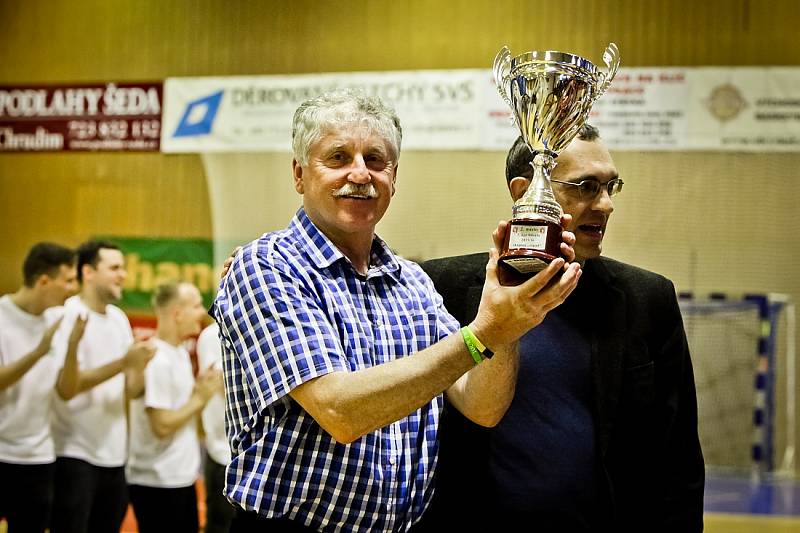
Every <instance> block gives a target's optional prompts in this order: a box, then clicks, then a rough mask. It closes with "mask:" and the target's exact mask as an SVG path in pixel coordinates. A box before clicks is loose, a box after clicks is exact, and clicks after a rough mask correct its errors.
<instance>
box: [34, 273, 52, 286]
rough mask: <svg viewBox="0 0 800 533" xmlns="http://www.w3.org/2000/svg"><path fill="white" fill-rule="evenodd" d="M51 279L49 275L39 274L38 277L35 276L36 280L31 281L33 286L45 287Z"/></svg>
mask: <svg viewBox="0 0 800 533" xmlns="http://www.w3.org/2000/svg"><path fill="white" fill-rule="evenodd" d="M51 281H53V278H51V277H50V276H49V275H47V274H41V275H39V277H38V278H36V281H34V282H33V286H34V287H45V286H47V284H49V283H50V282H51Z"/></svg>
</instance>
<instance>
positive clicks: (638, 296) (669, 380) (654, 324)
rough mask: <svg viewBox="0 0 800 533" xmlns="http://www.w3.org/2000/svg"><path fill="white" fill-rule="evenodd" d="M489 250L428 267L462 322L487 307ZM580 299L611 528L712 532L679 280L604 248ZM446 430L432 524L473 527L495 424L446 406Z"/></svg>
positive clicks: (587, 271) (588, 271) (587, 270)
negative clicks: (706, 519) (586, 320)
mask: <svg viewBox="0 0 800 533" xmlns="http://www.w3.org/2000/svg"><path fill="white" fill-rule="evenodd" d="M487 260H488V254H485V253H483V254H473V255H467V256H461V257H451V258H444V259H438V260H433V261H428V262H426V263H425V264H424V265H423V268H424V269H425V271H426V272H427V273H428V275H429V276H430V277H431V278H432V279H433V282H434V284H435V286H436V289H437V290H438V291H439V293H440V294H441V295H442V297H443V298H444V303H445V306H446V307H447V309H448V310H449V311H450V312H451V313H452V314H453V315H454V316H455V317H456V319H458V321H459V322H460V323H461V324H462V325H464V324H467V323H469V322H470V321H471V320H472V319H473V318H474V317H475V315H476V313H477V309H478V303H479V301H480V295H481V290H482V287H483V282H484V276H485V267H486V262H487ZM578 294H580V296H576V295H578ZM573 297H575V298H580V303H581V306H585V307H586V308H588V311H589V312H588V313H587V314H588V315H589V316H591V317H592V318H591V320H590V322H591V324H588V325H585V326H588V328H589V330H590V332H591V333H590V338H591V348H592V356H591V357H592V360H591V372H592V383H593V386H594V405H593V406H592V407H593V416H594V421H595V433H596V443H595V446H596V449H597V451H598V457H597V465H598V473H597V476H598V477H599V478H600V479H601V485H602V486H601V487H599V488H600V493H601V495H602V497H603V498H605V500H604V501H605V504H604V505H602V507H603V513H604V516H605V520H606V521H608V522H610V524H609V525H610V526H611V527H610V528H609V530H611V531H637V532H641V531H647V532H654V531H663V532H670V533H691V532H695V531H702V529H703V486H704V478H705V475H704V464H703V456H702V452H701V450H700V442H699V439H698V433H697V401H696V394H695V386H694V375H693V372H692V363H691V360H690V358H689V349H688V346H687V343H686V335H685V333H684V329H683V321H682V319H681V315H680V309H679V307H678V302H677V298H676V295H675V289H674V287H673V285H672V282H670V281H669V280H668V279H666V278H664V277H663V276H660V275H658V274H654V273H652V272H648V271H646V270H642V269H640V268H636V267H633V266H630V265H626V264H624V263H621V262H619V261H615V260H613V259H607V258H599V259H594V260H589V261H587V262H586V264H585V265H584V273H583V276H582V277H581V280H580V282H579V288H578V289H577V290H576V291H575V293H573V294H572V295H571V296H570V298H573ZM582 309H583V307H582ZM522 356H523V357H524V354H522ZM440 435H441V449H440V460H439V467H438V469H437V488H436V492H435V495H434V499H433V503H432V505H431V508H430V509H429V514H428V515H426V517H425V519H424V520H423V524H425V525H426V526H427V527H426V528H424V529H430V530H433V531H436V530H442V531H445V530H449V531H461V530H463V531H474V530H476V529H475V524H476V523H477V522H476V520H477V514H480V513H477V514H476V511H478V510H483V511H487V513H483V514H484V515H485V516H488V517H489V518H488V520H489V522H490V523H491V522H492V520H493V519H492V517H491V513H492V510H491V509H488V510H487V509H482V505H481V502H483V503H485V502H486V498H485V497H486V496H487V495H486V494H485V490H486V487H487V486H488V485H487V484H486V482H487V479H488V478H487V477H486V476H487V474H488V464H487V463H488V461H487V460H486V458H487V456H488V453H489V444H490V441H491V429H486V428H481V427H479V426H476V425H475V424H472V423H471V422H469V421H467V420H466V419H465V418H464V417H462V416H461V415H460V414H459V413H458V412H457V411H456V410H455V409H453V408H452V407H449V406H448V407H447V408H446V410H445V414H444V416H443V420H442V425H441V430H440ZM461 519H463V520H464V522H463V523H461V524H460V525H461V529H459V527H458V521H459V520H461ZM534 523H535V521H534ZM522 531H531V529H522ZM532 531H536V529H535V528H534V529H533V530H532Z"/></svg>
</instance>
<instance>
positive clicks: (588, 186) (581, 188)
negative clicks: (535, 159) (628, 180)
mask: <svg viewBox="0 0 800 533" xmlns="http://www.w3.org/2000/svg"><path fill="white" fill-rule="evenodd" d="M550 181H552V182H553V183H560V184H561V185H571V186H573V187H575V188H576V189H577V191H578V194H579V195H580V197H581V198H594V197H596V196H597V194H598V193H599V192H600V189H602V188H605V189H606V191H607V192H608V195H609V196H614V195H615V194H617V193H619V192H620V191H621V190H622V186H623V185H624V184H625V182H624V181H622V180H621V179H620V178H614V179H613V180H608V181H607V182H605V183H600V182H599V181H597V180H583V181H579V182H577V183H573V182H571V181H559V180H554V179H551V180H550Z"/></svg>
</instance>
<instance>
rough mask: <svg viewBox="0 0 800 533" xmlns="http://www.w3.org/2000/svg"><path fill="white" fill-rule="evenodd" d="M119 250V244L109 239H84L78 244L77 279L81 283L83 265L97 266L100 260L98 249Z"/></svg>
mask: <svg viewBox="0 0 800 533" xmlns="http://www.w3.org/2000/svg"><path fill="white" fill-rule="evenodd" d="M104 248H105V249H109V250H119V246H117V245H116V244H114V243H113V242H109V241H86V242H85V243H83V244H81V245H80V246H78V281H79V282H81V283H83V265H90V266H91V267H92V268H96V267H97V263H99V262H100V250H101V249H104Z"/></svg>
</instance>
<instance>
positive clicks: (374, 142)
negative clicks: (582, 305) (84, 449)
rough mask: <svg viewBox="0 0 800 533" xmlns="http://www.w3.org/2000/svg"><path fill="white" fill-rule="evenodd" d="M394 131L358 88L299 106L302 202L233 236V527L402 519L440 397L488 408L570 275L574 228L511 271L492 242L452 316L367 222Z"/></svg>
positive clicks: (418, 485)
mask: <svg viewBox="0 0 800 533" xmlns="http://www.w3.org/2000/svg"><path fill="white" fill-rule="evenodd" d="M401 138H402V130H401V128H400V121H399V119H398V118H397V116H396V115H395V113H394V111H393V110H392V109H390V108H389V107H387V106H386V105H385V104H384V103H383V102H382V101H381V100H380V99H378V98H375V97H369V96H366V95H364V94H363V93H361V92H359V91H354V90H344V91H337V92H332V93H327V94H323V95H321V96H319V97H317V98H313V99H311V100H309V101H307V102H304V103H303V104H302V105H300V107H299V108H298V109H297V111H296V113H295V116H294V123H293V149H294V160H293V161H292V174H293V177H294V185H295V189H296V190H297V192H298V193H299V194H301V195H302V197H303V205H302V207H301V208H300V209H299V210H298V211H297V214H296V215H295V217H294V218H293V220H292V221H291V222H290V224H289V226H288V227H287V228H286V229H284V230H282V231H277V232H273V233H267V234H265V235H263V236H262V237H261V238H259V239H258V240H256V241H253V242H252V243H250V244H248V245H246V246H245V247H244V249H243V250H242V252H241V253H239V254H237V256H236V258H235V260H234V261H233V264H232V266H231V268H230V271H229V272H228V273H227V275H226V276H225V277H224V279H223V281H222V284H221V288H220V291H219V293H218V295H217V298H216V301H215V303H214V305H213V306H212V314H213V315H214V316H215V318H216V320H217V322H218V323H219V326H220V338H221V341H222V347H223V368H224V376H225V384H226V386H225V389H226V394H227V398H226V401H227V419H228V437H229V440H230V444H231V454H232V459H231V463H230V464H229V465H228V468H227V480H226V489H225V491H226V495H227V497H228V498H229V499H230V500H231V501H232V502H234V503H235V504H236V505H237V506H238V508H239V509H238V510H237V516H236V518H235V520H234V524H233V527H232V531H252V530H255V528H257V527H260V528H262V529H264V528H265V527H270V528H272V529H270V531H408V530H410V529H411V527H412V525H413V524H414V523H416V522H417V521H418V520H419V518H420V517H421V515H422V513H423V511H424V510H425V508H426V506H427V504H428V502H429V500H430V497H431V493H432V483H431V480H432V473H433V470H434V468H435V465H436V461H437V450H438V442H437V439H438V435H437V431H438V424H439V416H440V413H441V409H442V403H443V395H444V394H446V395H447V397H448V399H449V400H450V402H451V403H452V404H453V405H454V406H456V408H457V409H459V411H461V412H462V413H463V414H464V415H465V416H467V417H468V418H469V419H470V420H473V421H475V422H476V423H479V424H481V425H485V426H492V425H494V424H497V422H498V421H499V420H500V418H501V417H502V416H503V414H504V413H505V411H506V409H507V407H508V405H509V402H510V401H511V398H512V397H513V394H514V385H515V380H516V373H517V365H518V356H517V340H518V339H519V338H520V337H521V336H522V335H523V334H524V333H525V332H527V331H528V330H530V329H531V328H533V327H534V326H536V325H537V324H539V323H540V322H541V321H542V319H543V318H544V316H545V315H546V314H547V312H548V311H550V310H551V309H553V308H554V307H555V306H557V305H559V304H560V303H561V302H563V301H564V299H565V298H566V297H567V296H568V295H569V294H570V292H572V290H573V289H574V288H575V286H576V284H577V280H578V278H579V277H580V272H581V271H580V268H579V265H577V264H575V263H571V264H570V263H569V261H571V260H572V258H574V251H573V250H572V248H571V244H572V243H574V236H573V235H572V234H571V233H566V232H565V234H564V236H563V238H564V240H565V242H564V243H563V244H562V249H563V253H564V255H565V257H567V258H568V261H565V260H564V259H561V258H559V259H557V260H555V261H554V262H553V263H552V264H551V265H550V266H549V267H548V268H546V269H545V270H543V271H542V272H541V273H539V274H538V275H537V276H535V277H533V278H531V279H529V280H528V281H526V282H524V283H522V284H519V285H515V286H510V285H504V284H503V283H501V281H502V277H503V276H502V274H501V273H500V272H498V269H497V252H496V251H493V252H492V253H491V255H490V259H489V261H488V264H487V266H486V283H485V285H484V287H483V297H482V299H481V304H480V309H479V311H478V314H477V316H476V317H475V319H474V320H473V321H472V322H471V323H469V324H468V325H466V326H465V327H463V328H461V329H459V324H458V323H457V321H456V320H455V319H454V318H453V317H452V316H451V315H450V314H449V313H448V312H447V311H446V310H445V308H444V307H443V305H442V299H441V297H440V296H439V295H438V294H437V293H436V291H435V289H434V288H433V284H432V283H431V281H430V279H429V278H428V276H427V275H425V274H424V273H423V271H422V270H421V269H420V268H419V267H418V266H417V265H416V264H414V263H413V262H411V261H407V260H405V259H403V258H401V257H398V256H397V255H395V254H394V253H393V252H392V251H391V249H390V248H389V247H388V246H387V245H386V243H385V242H384V241H383V240H381V239H380V238H379V237H377V236H376V235H375V226H376V225H377V223H378V222H379V221H380V220H381V218H382V217H383V215H384V213H385V212H386V210H387V208H388V207H389V203H390V201H391V199H392V196H393V195H394V193H395V185H396V179H397V166H398V165H397V162H398V158H399V155H400V144H401ZM505 231H506V224H500V225H499V226H498V228H497V229H496V230H495V232H494V234H493V238H494V242H495V246H496V247H499V243H500V242H502V238H503V237H504V235H505ZM560 271H563V272H562V273H561V275H560V277H559V276H556V274H557V273H558V272H560ZM492 356H493V357H492ZM465 446H469V443H465Z"/></svg>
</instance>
